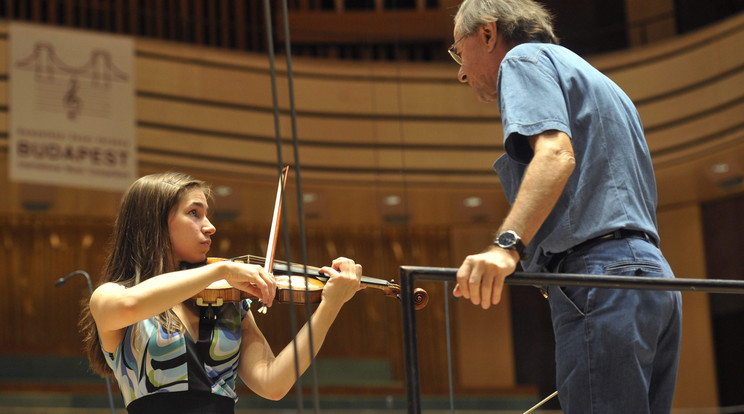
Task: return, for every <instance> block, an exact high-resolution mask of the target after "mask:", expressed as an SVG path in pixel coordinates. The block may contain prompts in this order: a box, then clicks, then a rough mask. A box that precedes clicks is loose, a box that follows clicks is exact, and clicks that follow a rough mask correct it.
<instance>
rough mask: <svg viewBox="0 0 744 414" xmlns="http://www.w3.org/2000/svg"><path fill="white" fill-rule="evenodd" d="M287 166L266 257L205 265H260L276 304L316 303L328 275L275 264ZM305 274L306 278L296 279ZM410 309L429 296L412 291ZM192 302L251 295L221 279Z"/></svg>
mask: <svg viewBox="0 0 744 414" xmlns="http://www.w3.org/2000/svg"><path fill="white" fill-rule="evenodd" d="M288 171H289V166H284V168H283V169H282V171H281V172H280V174H279V182H278V184H277V190H276V202H275V204H274V218H273V220H272V222H271V232H270V234H269V245H268V248H267V251H266V258H262V257H257V256H251V255H246V256H239V257H235V258H232V259H219V258H208V259H207V262H206V264H209V263H215V262H218V261H222V260H232V261H236V262H242V263H248V264H255V265H261V266H263V267H264V270H266V272H267V273H272V274H273V275H274V276H275V278H276V285H277V286H276V289H277V292H276V297H275V300H277V301H278V302H280V303H282V302H285V303H286V302H294V303H307V301H308V300H309V303H319V302H320V300H321V298H322V292H323V287H324V286H325V282H327V281H328V279H330V277H329V276H327V275H324V274H323V273H320V268H318V267H313V266H305V265H301V264H296V263H290V264H289V265H287V263H286V262H278V261H277V262H275V261H274V252H275V251H276V243H277V234H278V229H279V219H280V217H281V207H282V193H283V191H284V187H285V185H286V182H287V181H286V176H287V172H288ZM305 274H307V276H308V277H304V276H300V275H305ZM361 285H362V286H365V287H372V288H376V289H380V290H382V292H383V294H384V295H386V296H391V297H395V298H398V299H400V286H398V285H396V284H395V283H392V282H387V281H385V280H382V279H375V278H372V277H367V276H362V278H361ZM413 295H414V298H413V300H414V308H415V309H422V308H424V307H425V306H426V304H427V303H428V302H429V294H428V293H426V291H425V290H423V289H415V290H414V292H413ZM192 299H193V300H194V301H195V302H196V304H197V305H199V306H222V304H223V303H229V302H233V303H234V302H240V301H241V300H243V299H251V296H250V295H249V294H248V293H247V292H244V291H242V290H240V289H235V288H233V287H232V286H230V284H229V283H227V281H225V280H220V281H217V282H214V283H212V284H211V285H209V286H207V288H206V289H204V290H202V291H201V292H200V293H199V294H197V295H194V296H193V297H192ZM259 311H260V312H262V313H265V311H266V308H265V307H263V306H262V307H261V308H260V309H259Z"/></svg>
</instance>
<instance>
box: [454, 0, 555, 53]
mask: <svg viewBox="0 0 744 414" xmlns="http://www.w3.org/2000/svg"><path fill="white" fill-rule="evenodd" d="M460 18H462V19H461V20H460ZM458 20H460V26H459V34H460V36H470V35H472V34H474V33H475V32H476V31H477V30H478V28H479V27H481V26H483V25H484V24H486V23H491V22H498V23H497V25H498V30H499V32H500V33H501V35H502V36H504V39H505V40H506V41H507V42H509V43H511V44H513V45H518V44H520V43H527V42H542V43H555V44H558V38H557V37H556V36H555V34H554V33H553V23H552V16H551V15H550V13H549V12H548V11H547V10H545V8H544V7H543V6H542V5H540V4H539V3H537V2H535V1H533V0H465V1H463V2H462V4H460V9H459V10H458V11H457V14H456V15H455V23H457V21H458Z"/></svg>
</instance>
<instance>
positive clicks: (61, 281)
mask: <svg viewBox="0 0 744 414" xmlns="http://www.w3.org/2000/svg"><path fill="white" fill-rule="evenodd" d="M77 275H83V276H85V280H87V281H88V291H89V292H90V294H91V295H93V284H92V283H91V282H90V275H89V274H88V272H86V271H85V270H76V271H74V272H72V273H70V274H69V275H67V276H65V277H61V278H59V279H57V281H56V282H54V286H56V287H60V286H62V285H64V284H65V283H67V281H68V280H70V279H71V278H73V277H75V276H77Z"/></svg>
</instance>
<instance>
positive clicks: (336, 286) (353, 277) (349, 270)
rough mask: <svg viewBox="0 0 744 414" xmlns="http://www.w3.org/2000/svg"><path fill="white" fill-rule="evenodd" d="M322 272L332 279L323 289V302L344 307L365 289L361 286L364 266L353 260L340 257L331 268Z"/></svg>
mask: <svg viewBox="0 0 744 414" xmlns="http://www.w3.org/2000/svg"><path fill="white" fill-rule="evenodd" d="M320 271H321V272H323V273H325V274H327V275H328V276H330V279H328V281H327V282H326V284H325V287H324V288H323V301H324V302H328V303H334V304H337V305H339V306H340V305H343V304H344V303H346V302H347V301H349V299H351V298H352V297H353V296H354V294H355V293H356V292H357V291H359V290H361V289H363V288H362V287H361V285H360V281H361V278H362V265H359V264H356V263H354V261H353V260H351V259H347V258H345V257H339V258H338V259H336V260H334V261H333V262H332V263H331V266H330V267H329V266H324V267H323V268H321V269H320Z"/></svg>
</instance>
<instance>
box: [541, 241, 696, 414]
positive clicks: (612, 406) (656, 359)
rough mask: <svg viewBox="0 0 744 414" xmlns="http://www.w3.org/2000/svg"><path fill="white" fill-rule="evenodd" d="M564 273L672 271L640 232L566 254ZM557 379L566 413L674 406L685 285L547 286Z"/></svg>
mask: <svg viewBox="0 0 744 414" xmlns="http://www.w3.org/2000/svg"><path fill="white" fill-rule="evenodd" d="M547 270H548V271H553V272H558V273H581V274H607V275H625V276H644V275H645V276H655V277H669V278H672V277H674V275H673V273H672V270H671V268H670V267H669V264H668V263H667V262H666V259H664V256H663V255H662V253H661V251H660V250H659V249H658V248H657V247H656V246H654V245H653V244H651V243H649V242H647V241H645V240H642V239H637V238H625V239H617V240H606V241H603V242H601V243H599V244H596V245H594V246H592V247H590V248H588V249H585V250H583V251H577V252H575V253H572V254H570V255H568V256H566V257H565V258H564V259H563V260H562V261H561V262H560V263H558V264H557V265H556V266H555V268H553V269H547ZM548 300H549V302H550V311H551V317H552V320H553V331H554V333H555V341H556V350H555V358H556V384H557V386H558V398H559V400H560V403H561V408H562V409H563V412H564V413H565V414H578V413H580V414H590V413H592V414H612V413H618V414H645V413H648V414H662V413H664V414H668V413H669V412H670V411H671V409H672V400H673V398H674V389H675V385H676V380H677V367H678V363H679V352H680V341H681V334H682V296H681V294H680V292H672V291H655V290H633V289H608V288H590V287H557V286H550V288H549V289H548Z"/></svg>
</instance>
